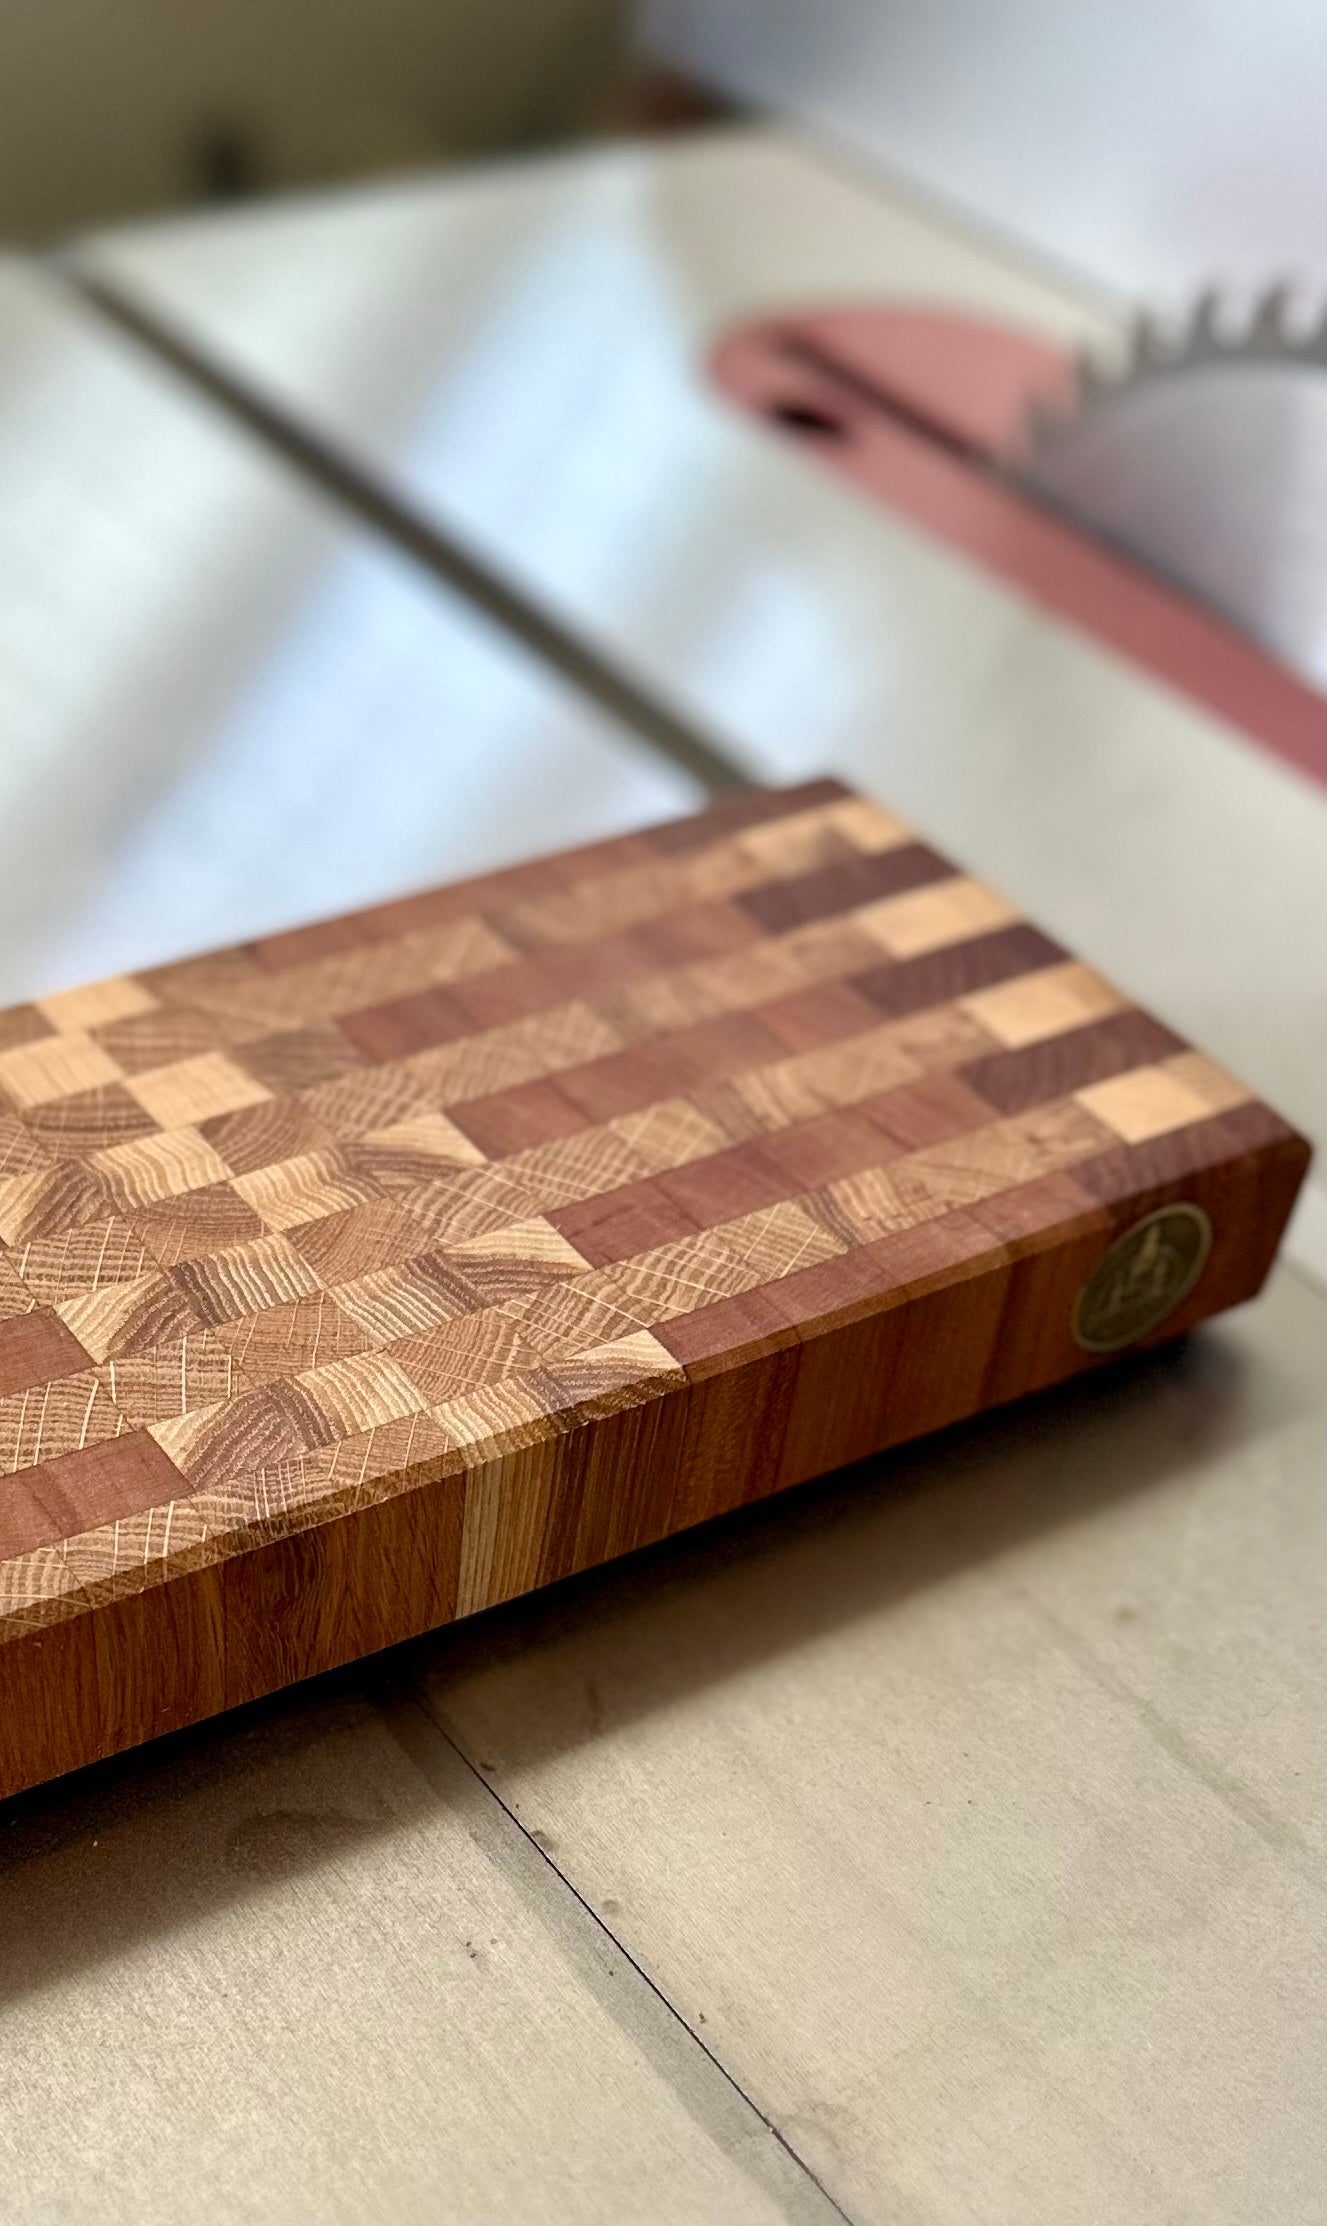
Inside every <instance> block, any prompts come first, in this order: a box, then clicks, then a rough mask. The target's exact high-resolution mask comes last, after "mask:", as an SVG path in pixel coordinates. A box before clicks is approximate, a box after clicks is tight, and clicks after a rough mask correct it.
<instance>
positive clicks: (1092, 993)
mask: <svg viewBox="0 0 1327 2226" xmlns="http://www.w3.org/2000/svg"><path fill="white" fill-rule="evenodd" d="M962 1002H963V1007H964V1010H965V1011H967V1012H969V1013H971V1014H972V1015H973V1017H974V1018H975V1019H976V1020H978V1021H980V1023H981V1025H982V1027H983V1028H987V1029H989V1030H990V1033H991V1034H992V1035H993V1036H994V1037H995V1038H996V1040H997V1041H998V1042H999V1043H1002V1044H1003V1045H1004V1046H1005V1048H1006V1050H1009V1051H1016V1050H1019V1049H1020V1048H1021V1047H1022V1046H1023V1045H1024V1044H1028V1043H1039V1042H1040V1041H1041V1040H1042V1038H1043V1037H1046V1036H1058V1035H1062V1034H1063V1033H1064V1031H1065V1030H1066V1029H1069V1028H1083V1027H1086V1026H1087V1024H1088V1022H1089V1021H1093V1020H1104V1019H1106V1018H1107V1016H1108V1015H1109V1014H1111V1013H1117V1012H1122V1011H1123V1010H1124V1007H1125V1005H1126V1004H1127V1003H1128V999H1127V998H1125V997H1123V996H1121V994H1120V992H1119V990H1118V989H1116V988H1115V987H1114V986H1113V984H1112V983H1110V982H1107V981H1103V980H1102V978H1101V976H1100V974H1096V973H1094V972H1093V970H1092V968H1091V967H1090V966H1082V965H1080V964H1079V962H1078V961H1077V960H1076V959H1071V960H1068V961H1067V962H1066V963H1065V964H1064V965H1060V966H1047V967H1043V968H1042V969H1041V970H1040V971H1039V972H1037V973H1035V974H1021V975H1019V976H1018V977H1017V978H1016V979H1015V980H1014V981H1009V982H998V983H996V985H995V986H994V987H993V988H991V989H979V990H974V991H973V992H972V993H971V995H970V996H967V997H965V998H964V999H963V1001H962Z"/></svg>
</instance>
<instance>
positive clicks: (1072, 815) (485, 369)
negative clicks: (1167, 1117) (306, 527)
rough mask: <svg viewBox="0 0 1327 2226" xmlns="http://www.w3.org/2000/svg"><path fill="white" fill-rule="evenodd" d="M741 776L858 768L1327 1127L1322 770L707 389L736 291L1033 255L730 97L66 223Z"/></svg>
mask: <svg viewBox="0 0 1327 2226" xmlns="http://www.w3.org/2000/svg"><path fill="white" fill-rule="evenodd" d="M85 253H86V255H87V257H88V259H89V260H90V262H91V263H92V264H94V265H95V267H96V269H97V270H98V272H99V273H100V274H101V275H102V276H103V277H109V278H111V279H113V280H114V281H115V282H116V283H117V284H119V285H120V286H121V287H123V288H124V289H126V290H128V291H130V292H132V294H133V295H134V296H135V298H136V299H138V300H140V301H142V302H145V303H147V304H148V305H149V306H151V307H153V308H155V310H156V311H157V312H158V313H159V314H161V315H162V316H163V317H165V318H166V319H168V320H170V321H172V322H174V323H176V324H178V325H180V326H182V327H183V328H184V329H186V330H187V331H188V332H189V334H190V335H191V336H192V338H193V339H194V340H195V342H196V343H198V344H200V345H202V346H204V347H206V348H207V349H208V350H210V351H211V352H212V353H213V354H215V355H216V356H217V357H219V358H221V359H223V360H224V361H225V362H227V363H228V364H229V365H231V366H238V367H239V368H240V369H241V370H242V372H243V373H244V375H245V376H246V377H247V378H249V379H250V380H251V381H252V382H253V383H254V384H256V385H258V386H260V387H261V388H262V389H263V390H264V391H265V392H267V393H271V394H274V395H276V396H277V397H278V398H279V399H280V400H281V401H283V402H284V403H285V404H286V405H288V406H289V407H290V409H292V410H293V411H295V412H296V413H298V414H300V415H301V416H303V417H305V418H307V419H308V420H310V421H312V422H313V423H315V424H316V425H317V426H319V427H320V428H321V429H322V430H323V431H324V432H325V433H329V434H331V435H333V436H334V437H335V438H336V439H338V440H339V441H340V442H341V443H342V444H343V445H344V446H345V448H346V449H347V450H348V451H350V452H351V453H352V454H353V455H355V456H356V457H358V458H360V459H362V460H364V461H366V462H368V463H369V464H371V465H372V466H373V468H374V469H375V471H378V472H380V473H382V474H384V475H386V476H387V477H388V478H389V479H390V480H393V481H394V482H395V484H396V485H397V486H398V488H399V489H400V490H401V492H402V494H403V496H404V497H405V498H406V499H408V500H409V501H410V502H411V503H413V504H414V505H416V506H417V507H418V508H420V509H422V510H423V511H425V512H426V513H429V514H432V515H434V516H435V517H437V518H438V519H439V520H441V521H442V522H443V523H444V524H446V525H447V526H448V527H449V528H453V529H459V530H460V531H461V532H462V533H464V534H466V535H468V536H470V537H472V538H473V540H474V541H475V542H476V543H477V544H478V545H480V546H481V547H482V548H483V550H484V551H485V552H486V553H487V555H488V556H489V557H490V558H491V559H493V560H494V561H496V562H498V563H499V564H500V565H502V566H503V567H504V568H505V569H506V570H508V571H509V572H510V573H512V574H513V575H514V576H516V577H517V578H518V579H520V580H521V581H522V582H523V583H524V585H525V586H526V587H527V588H528V589H530V590H531V591H533V592H534V593H536V594H538V595H539V596H540V597H541V598H543V599H546V600H547V601H548V602H549V603H551V604H552V605H553V606H554V607H555V608H556V609H557V610H558V611H559V612H560V614H561V615H562V616H563V617H564V619H567V620H569V621H570V622H571V623H572V624H574V625H575V626H576V627H578V628H580V629H581V630H582V631H583V632H584V633H585V634H586V635H587V636H589V637H591V638H592V639H594V640H596V641H598V642H599V643H600V644H602V645H604V646H605V647H607V648H608V649H610V650H611V652H612V654H613V655H614V656H615V657H617V658H620V659H622V660H623V661H624V662H626V663H628V664H629V665H631V666H634V668H635V669H636V670H637V672H638V673H640V674H642V675H643V676H644V677H645V678H646V680H647V681H648V682H649V683H650V684H651V685H652V686H653V687H654V688H655V689H656V690H657V691H658V692H659V693H660V694H662V695H664V696H666V697H668V698H670V699H671V700H673V701H675V702H677V703H679V704H680V705H681V706H682V708H683V709H685V710H686V711H687V712H688V714H689V715H690V716H691V717H692V718H693V719H695V720H696V721H697V722H698V723H699V724H701V725H702V726H707V727H708V728H709V729H710V730H711V731H712V732H713V733H715V734H716V735H717V736H718V737H719V738H721V739H723V740H725V741H726V742H727V743H728V744H729V745H730V747H731V748H732V749H733V750H734V751H736V752H737V753H738V754H740V755H741V756H742V757H743V759H744V760H745V762H746V763H747V764H748V765H749V766H750V767H751V769H752V770H753V771H754V772H756V773H758V774H760V775H762V776H764V777H768V778H794V777H797V776H799V775H801V774H804V773H806V772H808V771H814V770H824V769H832V770H834V771H838V772H842V773H844V774H846V775H848V776H849V777H850V778H852V779H854V780H856V781H858V782H860V783H861V784H863V785H864V786H865V787H867V788H868V789H871V790H874V791H875V792H877V793H878V794H880V795H881V796H883V797H884V798H886V799H887V800H888V801H889V802H890V803H892V804H893V805H895V806H896V807H897V808H898V809H899V810H900V811H902V812H903V813H905V814H906V815H907V816H909V817H910V818H912V819H913V820H914V821H915V822H916V823H917V825H918V826H919V827H920V828H921V829H923V830H924V831H925V832H926V833H927V834H928V835H930V836H931V837H933V838H934V840H935V841H936V842H937V843H939V844H940V845H941V847H945V848H949V849H952V850H953V851H954V852H955V853H956V854H957V855H958V856H960V857H961V858H962V859H964V860H965V861H966V862H968V863H969V864H971V866H972V867H973V869H974V870H975V871H977V872H979V873H980V874H982V875H983V876H985V877H986V878H988V879H990V880H992V881H994V882H996V883H997V884H998V885H1000V886H1002V887H1004V888H1005V889H1006V890H1007V891H1008V893H1009V894H1010V895H1011V896H1012V897H1013V898H1014V899H1015V900H1016V901H1017V902H1018V903H1020V904H1021V905H1022V906H1024V907H1025V908H1026V909H1027V910H1028V911H1029V912H1030V913H1032V915H1033V916H1034V917H1037V918H1039V919H1041V920H1042V921H1043V923H1044V924H1045V925H1046V926H1048V927H1049V928H1050V929H1052V930H1053V931H1054V932H1055V933H1057V934H1058V935H1060V936H1062V937H1063V938H1064V939H1065V940H1066V941H1068V942H1070V943H1073V944H1076V945H1077V946H1078V947H1079V948H1080V949H1082V950H1083V951H1084V952H1085V953H1086V954H1087V955H1088V956H1089V957H1090V958H1091V959H1092V960H1093V961H1094V962H1096V963H1097V964H1099V965H1100V966H1102V968H1103V969H1104V970H1106V971H1107V972H1109V973H1112V974H1114V975H1115V976H1116V977H1117V978H1118V979H1119V980H1120V981H1121V982H1122V983H1123V984H1124V986H1125V987H1126V988H1128V989H1129V990H1130V991H1131V992H1132V993H1133V994H1134V995H1136V996H1138V997H1139V998H1141V999H1143V1000H1144V1001H1146V1002H1148V1003H1151V1004H1152V1005H1154V1006H1155V1007H1156V1008H1157V1009H1158V1010H1159V1011H1161V1012H1162V1014H1163V1015H1164V1016H1165V1017H1166V1018H1167V1019H1169V1020H1170V1021H1172V1022H1173V1023H1174V1024H1176V1025H1177V1026H1178V1027H1179V1028H1181V1029H1182V1030H1183V1031H1185V1032H1186V1033H1188V1034H1190V1035H1192V1036H1194V1037H1195V1038H1196V1039H1197V1040H1199V1041H1200V1042H1202V1043H1203V1044H1204V1046H1205V1047H1206V1048H1208V1049H1210V1050H1212V1051H1213V1052H1215V1053H1216V1054H1217V1055H1218V1056H1219V1057H1221V1058H1223V1059H1224V1060H1226V1061H1227V1063H1229V1064H1230V1065H1232V1066H1234V1067H1235V1068H1237V1069H1239V1070H1240V1071H1241V1072H1242V1073H1244V1074H1245V1075H1247V1076H1248V1078H1249V1079H1250V1080H1251V1081H1252V1082H1253V1083H1255V1084H1256V1085H1257V1086H1258V1087H1259V1088H1260V1089H1261V1090H1263V1091H1264V1092H1265V1093H1266V1094H1267V1095H1268V1096H1269V1097H1271V1098H1272V1099H1273V1100H1274V1101H1275V1102H1277V1103H1278V1104H1279V1105H1280V1106H1281V1107H1282V1108H1283V1110H1285V1111H1286V1112H1287V1113H1289V1114H1290V1115H1291V1116H1293V1117H1294V1118H1296V1119H1298V1120H1299V1121H1300V1122H1301V1123H1302V1124H1303V1125H1305V1126H1306V1127H1307V1128H1308V1129H1309V1130H1310V1131H1311V1132H1312V1133H1313V1134H1314V1135H1315V1136H1317V1137H1320V1138H1323V1139H1325V1140H1327V994H1325V992H1324V979H1323V967H1322V960H1321V953H1322V952H1323V950H1324V949H1327V872H1325V871H1324V861H1325V860H1327V793H1324V791H1322V790H1321V789H1319V788H1315V787H1313V786H1311V785H1310V784H1309V783H1308V782H1307V781H1304V780H1301V779H1300V778H1299V777H1297V776H1295V775H1292V774H1290V773H1287V772H1285V771H1283V770H1282V769H1281V768H1280V767H1279V766H1278V765H1277V764H1275V763H1274V762H1273V761H1271V760H1270V759H1269V758H1267V757H1266V756H1264V755H1262V754H1261V753H1259V752H1257V751H1255V750H1254V749H1252V748H1251V747H1249V746H1247V745H1246V744H1245V743H1244V742H1243V741H1242V740H1238V739H1236V738H1235V737H1234V736H1233V735H1232V734H1230V733H1228V732H1227V731H1225V730H1224V729H1223V728H1222V727H1221V726H1220V725H1219V724H1218V723H1217V722H1216V721H1214V720H1213V719H1211V718H1210V717H1209V716H1208V715H1207V714H1205V713H1203V712H1201V711H1199V710H1197V709H1195V708H1194V707H1193V706H1191V705H1190V704H1189V703H1188V702H1187V701H1185V700H1181V699H1180V698H1179V697H1177V696H1175V695H1173V694H1170V693H1169V692H1167V691H1166V690H1165V689H1162V688H1160V687H1158V686H1157V685H1156V684H1155V683H1154V682H1153V681H1152V680H1150V679H1149V678H1148V677H1147V676H1146V675H1145V674H1144V673H1142V672H1141V671H1140V670H1139V669H1137V668H1135V667H1133V666H1129V665H1126V664H1125V663H1124V662H1123V661H1121V660H1120V659H1118V658H1117V657H1115V656H1113V655H1111V654H1109V653H1108V652H1106V651H1104V650H1102V649H1100V648H1098V647H1097V646H1096V645H1095V644H1094V643H1093V642H1091V641H1089V640H1088V639H1087V637H1086V636H1084V635H1082V634H1079V633H1076V632H1073V631H1071V630H1070V629H1069V628H1068V627H1066V626H1063V625H1060V624H1059V623H1057V622H1053V621H1051V620H1049V619H1047V618H1046V617H1045V616H1044V615H1043V614H1042V613H1041V612H1040V611H1038V610H1036V609H1035V608H1034V607H1033V606H1031V605H1030V604H1028V603H1027V602H1025V601H1023V600H1022V599H1021V598H1020V597H1018V596H1017V595H1014V594H1012V593H1011V592H1009V591H1008V590H1007V589H1005V588H1004V587H1002V586H1000V585H998V584H997V583H996V582H995V581H993V580H992V579H991V578H990V576H989V575H987V574H986V573H984V572H981V571H979V570H977V569H976V568H975V567H974V566H973V565H971V564H970V563H968V562H967V561H966V560H965V559H962V558H960V557H957V556H955V555H954V554H952V553H951V552H950V551H949V550H947V549H945V548H942V547H941V546H939V545H938V544H937V543H935V542H934V541H932V540H930V539H929V538H928V537H927V536H925V535H924V534H922V533H920V532H919V531H917V530H915V529H914V528H912V527H910V526H908V525H906V524H904V523H903V522H902V521H901V520H899V519H898V518H896V517H895V516H893V515H892V514H888V513H886V512H885V511H883V510H882V509H879V508H877V507H875V506H874V505H873V504H871V503H870V502H868V501H867V500H866V499H864V498H863V497H861V496H859V495H858V494H857V493H856V492H855V491H853V490H850V489H848V488H846V487H843V486H841V485H840V484H839V483H838V482H837V481H836V480H835V479H834V478H833V477H832V476H831V475H830V474H829V473H828V472H826V471H825V470H824V469H823V467H821V466H820V465H818V464H817V462H816V460H815V458H814V457H813V456H806V455H803V454H801V453H797V452H793V451H791V450H789V449H788V448H786V447H785V446H783V445H781V444H780V443H779V442H778V441H777V440H776V439H775V437H774V436H772V435H770V434H767V433H766V432H765V431H764V430H763V429H762V428H761V427H760V426H758V425H755V424H749V423H747V422H746V421H744V420H743V419H742V418H740V417H739V416H738V415H737V413H736V412H735V411H734V410H732V409H731V408H729V407H728V406H727V405H726V404H725V403H724V402H722V401H721V400H719V399H718V397H717V396H715V395H714V394H713V393H712V392H710V391H709V390H708V388H707V386H706V384H705V380H704V376H703V362H704V357H705V354H706V352H707V350H708V348H709V347H710V345H711V344H712V342H713V341H714V339H715V338H716V337H717V335H718V334H719V333H720V332H722V331H724V330H725V329H727V328H728V327H730V326H731V325H732V324H733V323H734V322H735V321H736V320H738V319H740V318H743V317H746V316H749V315H752V314H755V313H758V312H759V311H761V310H765V309H769V308H771V307H773V306H775V305H780V306H798V305H801V306H809V305H810V304H812V303H814V302H817V301H820V302H830V301H835V302H837V301H842V300H844V299H856V300H866V301H872V300H874V301H886V300H889V299H896V298H898V299H910V300H917V299H927V300H934V301H942V302H949V303H952V304H956V305H959V306H961V307H964V308H967V309H970V310H976V311H979V312H986V313H990V314H992V315H996V316H999V317H1002V318H1004V319H1006V320H1009V321H1014V322H1019V323H1023V324H1026V325H1027V326H1029V327H1031V328H1034V329H1036V330H1038V331H1042V332H1045V333H1048V334H1051V335H1054V336H1063V337H1066V338H1069V337H1074V336H1081V335H1083V334H1085V333H1088V332H1102V331H1105V330H1106V329H1107V327H1106V325H1105V323H1104V322H1103V319H1102V316H1101V313H1100V312H1099V311H1094V310H1092V309H1091V308H1090V307H1087V306H1085V305H1084V304H1083V303H1082V302H1081V301H1078V300H1076V299H1074V298H1073V297H1071V296H1070V295H1069V294H1068V293H1066V292H1057V291H1055V290H1053V289H1052V288H1050V287H1049V286H1047V285H1045V284H1043V283H1040V282H1039V281H1036V280H1034V279H1032V278H1030V277H1028V276H1026V275H1024V274H1023V273H1021V272H1020V271H1018V270H1017V269H1016V268H1015V267H1014V266H1013V265H1012V264H1011V263H1010V262H1009V261H1007V260H1005V261H1001V260H1000V259H998V258H997V257H995V256H994V255H993V254H992V253H991V252H990V251H989V250H988V249H985V248H981V247H978V246H976V245H974V244H972V243H970V242H968V241H965V240H964V239H962V238H961V237H960V236H959V235H957V234H956V233H954V232H952V231H950V230H948V229H946V228H945V227H944V226H943V225H941V224H940V223H938V222H936V221H933V220H929V219H927V218H925V217H924V216H923V215H921V214H920V213H919V212H918V211H917V210H915V209H913V208H910V207H907V206H905V205H903V204H902V203H900V202H899V201H897V200H891V199H890V198H889V197H888V196H886V195H885V194H884V193H883V192H876V191H874V190H871V189H870V188H869V187H868V186H867V185H865V184H864V183H862V182H860V181H859V180H853V179H850V178H848V177H845V176H843V175H841V174H839V173H838V172H837V171H835V170H834V169H833V168H832V167H830V166H828V165H827V164H826V163H825V162H824V161H823V160H822V159H820V158H819V157H817V156H816V155H815V154H813V153H811V152H808V151H807V150H806V149H805V148H804V147H801V146H799V145H797V144H796V143H795V142H793V141H791V140H790V139H787V138H785V137H781V136H779V135H777V134H771V133H767V132H727V133H720V134H715V135H707V136H702V137H700V138H698V139H695V140H691V141H686V142H681V143H674V144H673V145H672V146H670V147H668V148H665V149H660V148H658V147H642V148H636V149H632V148H622V149H616V150H610V151H608V152H606V153H603V154H601V155H595V156H593V157H580V158H577V159H575V160H571V161H567V160H563V161H558V162H551V163H543V164H536V165H530V166H524V167H519V168H512V169H507V170H503V171H497V172H493V173H491V174H489V175H475V176H472V177H470V178H469V179H465V180H462V181H460V182H459V183H458V182H455V181H452V182H429V181H417V182H414V183H406V184H402V185H400V186H394V187H386V188H381V189H379V190H377V191H375V192H374V193H372V194H366V195H363V196H358V197H355V198H353V199H343V198H335V197H334V198H331V199H328V200H325V201H317V202H309V203H302V204H300V203H296V204H291V205H288V206H286V207H284V208H281V207H278V208H276V209H270V210H261V211H256V212H253V213H250V214H247V215H243V216H237V217H229V218H226V219H225V220H220V221H213V222H208V223H193V224H186V225H177V226H166V227H153V228H149V229H146V230H142V231H133V232H121V233H118V234H115V235H112V236H108V237H104V238H102V239H100V240H99V241H97V242H94V243H93V244H92V245H91V246H90V247H89V248H88V249H86V251H85Z"/></svg>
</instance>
